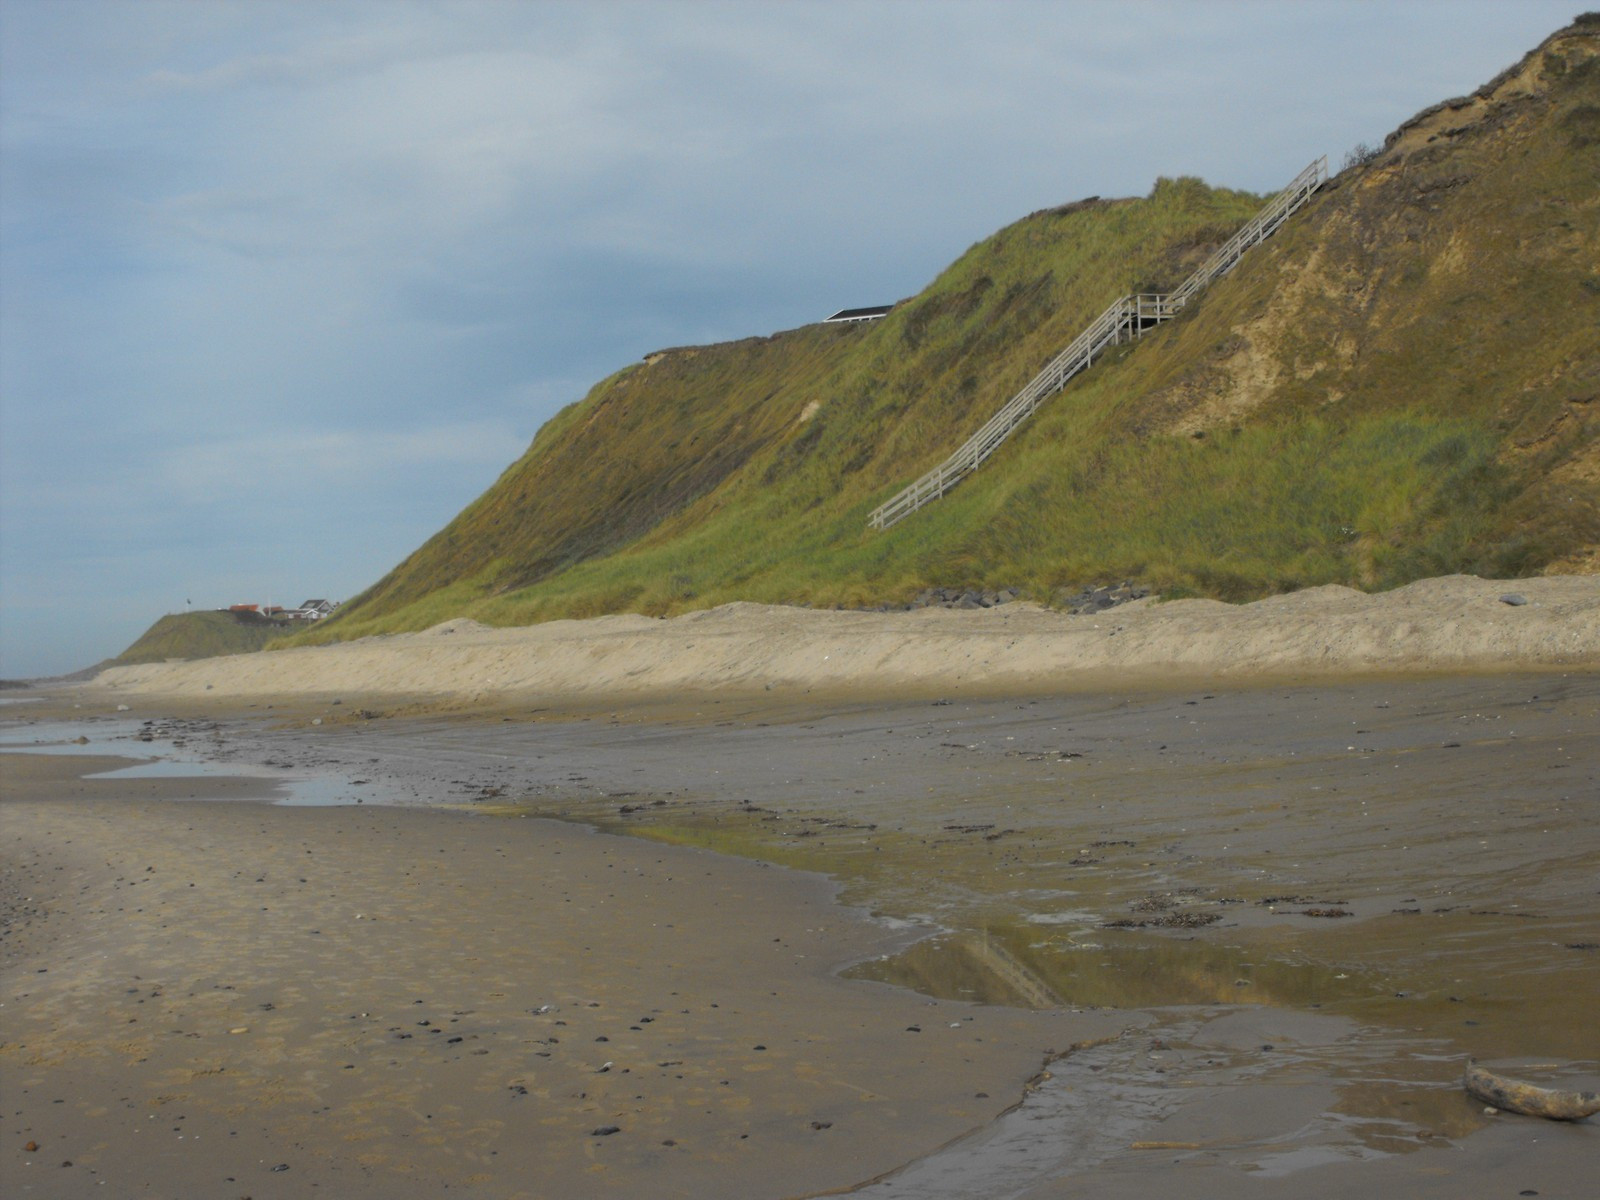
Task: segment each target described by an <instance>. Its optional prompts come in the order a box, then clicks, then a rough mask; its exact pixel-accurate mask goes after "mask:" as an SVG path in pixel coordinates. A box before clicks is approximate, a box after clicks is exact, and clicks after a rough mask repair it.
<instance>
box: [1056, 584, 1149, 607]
mask: <svg viewBox="0 0 1600 1200" xmlns="http://www.w3.org/2000/svg"><path fill="white" fill-rule="evenodd" d="M1149 594H1150V589H1149V588H1147V587H1138V586H1136V585H1135V584H1132V583H1130V582H1129V581H1128V580H1126V579H1124V580H1123V581H1122V582H1121V583H1119V584H1116V585H1115V586H1112V585H1109V584H1108V585H1105V586H1103V587H1085V588H1078V589H1076V590H1074V589H1072V588H1058V589H1057V590H1056V593H1055V596H1054V597H1053V601H1052V602H1053V604H1054V606H1055V607H1056V608H1063V609H1066V611H1067V612H1069V613H1071V614H1073V615H1074V616H1077V615H1080V614H1083V613H1097V612H1103V611H1104V610H1105V609H1108V608H1115V607H1116V606H1117V605H1119V604H1126V603H1128V601H1130V600H1143V599H1144V598H1145V597H1146V596H1148V595H1149Z"/></svg>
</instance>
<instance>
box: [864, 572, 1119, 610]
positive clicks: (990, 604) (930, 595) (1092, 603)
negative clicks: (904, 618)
mask: <svg viewBox="0 0 1600 1200" xmlns="http://www.w3.org/2000/svg"><path fill="white" fill-rule="evenodd" d="M1149 594H1150V589H1149V588H1146V587H1137V586H1135V585H1134V584H1132V583H1130V582H1129V581H1127V580H1124V581H1123V582H1121V583H1118V584H1114V585H1113V584H1106V585H1104V586H1100V587H1084V588H1057V589H1056V592H1055V594H1054V596H1053V597H1052V599H1051V604H1052V606H1053V607H1055V608H1061V609H1065V610H1066V611H1067V612H1069V613H1073V614H1078V613H1097V612H1102V611H1103V610H1105V609H1108V608H1112V607H1114V606H1115V605H1118V604H1126V603H1127V602H1128V601H1130V600H1143V599H1144V598H1145V597H1146V596H1148V595H1149ZM1020 599H1022V589H1021V588H1017V587H1005V588H998V589H993V590H986V591H980V590H978V589H976V588H948V587H933V588H923V589H922V591H920V592H918V593H917V594H916V595H915V596H913V597H912V598H911V600H910V601H909V602H907V603H904V604H876V605H871V606H869V607H868V608H867V609H866V610H865V611H867V612H906V611H909V610H911V609H914V608H998V607H999V606H1000V605H1002V604H1010V603H1011V602H1012V601H1014V600H1020Z"/></svg>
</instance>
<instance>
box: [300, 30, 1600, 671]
mask: <svg viewBox="0 0 1600 1200" xmlns="http://www.w3.org/2000/svg"><path fill="white" fill-rule="evenodd" d="M1259 202H1260V198H1258V197H1254V196H1250V195H1246V194H1243V193H1238V192H1231V191H1225V190H1219V189H1214V188H1210V187H1207V186H1205V185H1204V184H1202V183H1200V182H1199V181H1197V180H1193V179H1180V180H1162V181H1159V182H1158V183H1157V185H1156V187H1155V188H1154V190H1153V191H1152V192H1151V194H1150V195H1149V196H1147V197H1144V198H1142V199H1138V200H1125V201H1112V202H1106V201H1099V200H1094V201H1086V202H1082V203H1080V204H1076V205H1068V206H1066V207H1064V208H1061V209H1055V210H1049V211H1045V212H1041V213H1035V214H1034V215H1033V216H1031V217H1028V218H1026V219H1025V220H1023V221H1020V222H1018V223H1017V224H1015V225H1013V226H1011V227H1009V228H1007V229H1005V230H1002V231H1001V232H1000V233H998V234H996V235H995V236H994V237H992V238H990V239H988V240H987V241H985V242H982V243H980V244H978V245H976V246H974V247H973V248H972V249H971V250H969V251H968V252H967V253H966V254H965V255H963V256H962V257H961V258H960V259H959V260H957V261H956V262H955V263H954V264H953V265H952V266H951V267H950V268H949V269H948V270H946V271H945V272H944V273H943V274H942V275H940V277H939V278H938V279H936V280H935V281H934V282H933V283H932V284H931V285H930V286H929V287H928V288H927V289H926V290H924V291H923V292H922V293H921V294H920V295H918V296H916V297H914V298H913V299H911V300H909V301H906V302H905V303H903V304H901V305H900V306H898V307H897V308H896V309H895V310H894V311H893V312H892V313H891V314H890V315H889V316H888V317H887V318H886V319H884V320H882V321H878V322H873V323H871V324H867V325H857V326H821V325H818V326H809V327H806V328H804V329H799V330H794V331H792V332H789V333H784V334H779V335H775V336H773V337H769V338H754V339H749V340H746V341H742V342H736V343H731V344H728V345H721V346H707V347H701V348H696V349H686V350H677V351H667V352H663V353H662V354H659V355H652V356H651V357H650V358H649V359H647V360H646V361H645V362H644V363H641V364H637V365H635V366H632V367H629V368H627V369H625V370H623V371H621V372H619V373H618V374H616V375H614V376H612V377H611V378H610V379H608V380H605V381H604V382H602V383H601V384H599V385H598V386H597V387H596V388H595V389H594V390H593V391H592V392H591V393H590V395H589V396H588V397H587V398H586V399H585V400H584V401H582V402H581V403H579V404H576V405H573V406H572V407H570V408H568V409H567V410H565V411H564V412H562V413H561V414H560V415H558V416H557V417H556V418H555V419H554V420H552V421H551V422H550V423H549V424H548V425H547V426H546V427H545V428H544V429H543V430H541V432H540V433H539V435H538V437H537V438H536V439H535V441H534V443H533V445H532V446H531V447H530V449H529V450H528V452H527V454H525V455H524V456H523V458H522V459H521V460H519V461H518V462H517V463H515V464H514V465H513V466H512V467H511V468H509V469H508V470H507V471H506V473H505V474H504V475H503V476H502V477H501V479H500V480H499V481H498V482H497V483H496V484H495V485H494V486H493V487H492V488H490V489H489V491H488V492H486V493H485V494H484V496H483V497H481V498H480V499H479V500H478V501H476V502H475V503H474V504H472V505H471V506H469V507H468V508H467V509H466V510H465V511H464V512H463V513H462V514H461V515H460V516H459V517H457V518H456V519H455V520H454V521H452V522H451V523H450V525H448V526H447V527H446V528H445V529H444V530H442V531H441V532H440V533H439V534H438V535H436V536H435V537H433V538H432V539H430V540H429V541H428V542H427V543H425V544H424V545H423V546H422V547H421V548H420V549H418V550H417V551H416V552H415V553H414V554H413V555H411V556H410V557H409V558H408V559H407V560H406V561H405V562H403V563H401V564H400V565H399V566H398V567H396V568H395V570H394V571H392V572H391V573H390V574H389V575H388V576H386V577H385V578H384V579H383V580H381V581H380V582H379V583H378V584H377V585H376V586H375V587H373V588H372V589H370V590H369V591H368V592H367V593H365V594H364V595H362V596H360V597H358V598H357V599H356V600H355V601H353V602H352V603H350V604H348V605H347V606H345V609H344V610H343V611H342V612H341V615H340V616H339V617H338V618H335V619H334V620H332V621H329V622H325V623H324V624H323V625H322V626H321V627H319V628H318V629H317V630H316V631H314V632H313V633H312V634H311V635H309V636H310V637H311V638H313V639H315V640H323V639H328V638H337V637H350V636H359V635H362V634H367V633H373V632H382V631H388V630H397V629H416V628H423V627H426V626H428V625H430V624H433V623H435V622H437V621H440V620H443V619H446V618H449V617H454V616H460V615H470V616H473V617H476V618H477V619H479V620H483V621H487V622H490V623H495V624H515V623H523V622H529V621H535V620H542V619H549V618H554V617H561V616H588V615H594V614H598V613H604V612H614V611H623V610H633V611H642V612H648V613H669V612H674V611H680V610H683V609H687V608H696V607H704V606H708V605H712V604H717V603H722V602H725V601H729V600H735V599H743V600H758V601H769V602H786V603H809V604H817V605H834V604H844V605H860V604H870V603H877V602H893V601H896V600H903V599H905V598H907V597H909V596H910V595H911V594H913V593H914V592H916V591H917V590H919V589H921V588H923V587H925V586H928V585H930V584H940V585H952V586H988V587H997V586H1006V585H1015V586H1021V587H1023V588H1024V589H1025V590H1026V591H1027V592H1029V593H1030V594H1032V595H1034V596H1036V597H1039V598H1044V597H1045V596H1047V595H1048V594H1049V593H1050V592H1051V591H1052V590H1053V589H1055V588H1058V587H1061V586H1065V585H1072V584H1081V583H1088V582H1094V581H1103V580H1108V579H1114V578H1137V579H1140V580H1142V581H1143V582H1145V583H1147V584H1150V585H1151V586H1153V587H1156V588H1158V589H1161V590H1163V591H1165V592H1166V593H1167V594H1169V595H1171V594H1181V593H1198V594H1206V595H1215V596H1220V597H1224V598H1232V599H1243V598H1249V597H1253V596H1259V595H1263V594H1268V593H1271V592H1274V591H1281V590H1285V589H1289V588H1294V587H1298V586H1305V585H1312V584H1319V583H1332V582H1337V583H1346V584H1352V585H1357V586H1364V587H1379V588H1381V587H1389V586H1394V585H1398V584H1401V583H1404V582H1407V581H1409V580H1411V579H1415V578H1419V577H1422V576H1425V575H1430V574H1438V573H1443V572H1450V571H1473V572H1476V573H1480V574H1490V575H1511V574H1524V573H1531V572H1537V571H1540V570H1546V569H1562V570H1580V571H1582V570H1587V571H1594V570H1596V568H1597V557H1596V550H1597V547H1600V456H1597V446H1600V439H1597V436H1596V435H1597V432H1600V411H1597V409H1600V405H1596V403H1595V402H1596V399H1597V397H1600V336H1597V334H1596V331H1597V330H1600V23H1597V22H1596V21H1594V20H1592V19H1580V21H1579V22H1578V23H1577V24H1575V25H1574V26H1572V27H1570V28H1569V29H1567V30H1564V31H1562V32H1561V33H1559V34H1557V35H1554V36H1553V37H1552V38H1551V39H1549V40H1547V41H1546V42H1545V43H1544V44H1543V45H1542V46H1541V47H1539V48H1538V49H1537V50H1536V51H1534V52H1533V53H1531V54H1530V55H1529V56H1528V57H1527V58H1526V59H1524V61H1523V62H1522V63H1521V64H1520V65H1519V66H1518V67H1516V68H1514V69H1512V70H1511V71H1508V72H1507V73H1506V74H1505V75H1503V76H1501V77H1500V78H1499V79H1497V80H1495V81H1494V82H1493V83H1491V84H1489V85H1486V86H1485V87H1484V88H1482V89H1480V90H1479V92H1478V93H1475V94H1474V95H1473V96H1471V97H1466V98H1463V99H1461V100H1458V101H1451V102H1449V103H1448V104H1445V105H1441V106H1439V107H1438V108H1436V109H1434V110H1430V111H1429V112H1426V113H1423V114H1421V115H1419V117H1417V118H1416V119H1414V120H1413V121H1412V122H1410V123H1408V124H1407V125H1406V126H1405V127H1403V128H1402V129H1401V130H1399V131H1397V132H1396V133H1395V134H1394V135H1392V136H1391V137H1390V139H1389V140H1388V142H1387V143H1386V146H1385V148H1384V149H1383V151H1382V152H1381V153H1380V154H1378V155H1377V156H1376V157H1375V158H1374V159H1372V160H1371V161H1370V162H1368V163H1366V164H1364V165H1362V166H1360V167H1355V168H1351V169H1349V170H1347V171H1345V172H1343V173H1342V174H1341V175H1340V176H1339V178H1338V179H1337V180H1336V181H1335V184H1334V186H1333V187H1331V188H1330V189H1329V190H1328V191H1326V192H1324V193H1323V194H1322V195H1321V196H1319V197H1318V198H1317V199H1316V200H1314V201H1313V202H1312V204H1311V206H1310V207H1309V208H1308V209H1306V210H1304V211H1303V212H1302V213H1301V214H1300V215H1298V216H1297V217H1296V218H1295V219H1293V220H1292V221H1291V222H1290V223H1289V224H1288V225H1286V226H1285V227H1284V229H1283V230H1281V231H1280V232H1279V234H1278V235H1277V236H1276V237H1275V238H1274V239H1273V240H1272V241H1270V242H1268V243H1267V244H1266V245H1264V246H1262V247H1258V248H1257V249H1256V250H1253V251H1252V252H1251V253H1250V254H1249V255H1248V256H1247V257H1246V259H1245V261H1244V262H1243V263H1242V264H1241V265H1240V267H1239V268H1238V269H1237V270H1235V271H1234V272H1233V273H1232V274H1231V275H1230V276H1228V277H1227V278H1225V279H1224V280H1222V281H1220V282H1219V283H1217V284H1216V285H1214V286H1213V287H1212V288H1211V289H1210V290H1209V291H1208V292H1207V293H1205V294H1204V295H1203V296H1202V298H1201V300H1200V301H1199V303H1198V304H1197V305H1195V306H1192V307H1191V309H1190V311H1189V312H1188V313H1186V314H1185V316H1184V317H1183V318H1182V319H1180V320H1179V321H1177V322H1174V323H1172V324H1171V325H1169V326H1166V327H1163V328H1162V329H1161V330H1159V331H1157V332H1155V333H1154V334H1152V335H1149V336H1147V337H1146V338H1145V339H1144V340H1143V341H1141V342H1140V343H1138V344H1136V345H1134V346H1130V347H1123V348H1121V349H1120V350H1119V351H1118V352H1117V353H1115V354H1113V355H1110V356H1108V357H1107V358H1106V359H1105V360H1103V361H1102V362H1101V363H1100V364H1098V365H1097V366H1096V367H1095V368H1094V369H1093V370H1092V371H1090V372H1088V373H1087V374H1086V375H1084V376H1082V377H1080V379H1079V380H1077V381H1075V382H1074V383H1073V384H1072V385H1071V386H1070V387H1069V388H1068V389H1067V390H1066V391H1065V392H1063V393H1062V394H1061V395H1059V396H1057V397H1056V398H1054V399H1053V400H1052V401H1050V402H1049V403H1048V404H1047V405H1046V407H1045V408H1044V409H1042V410H1041V411H1040V413H1039V414H1037V415H1036V416H1035V418H1034V419H1033V420H1032V421H1030V422H1029V424H1028V425H1027V426H1025V427H1024V429H1023V430H1022V431H1021V432H1020V433H1019V434H1017V435H1015V436H1014V437H1013V438H1012V440H1011V441H1010V442H1008V443H1007V444H1006V445H1005V446H1004V447H1003V448H1002V449H1001V450H1000V451H999V452H998V453H997V454H996V455H995V456H994V458H992V459H991V460H990V461H989V463H988V464H986V465H985V466H984V468H982V469H981V470H980V471H979V472H978V473H977V474H976V475H974V476H972V477H971V478H970V479H968V480H967V481H966V482H964V483H963V484H962V485H961V486H960V487H959V488H957V489H956V490H955V491H954V492H953V493H952V494H951V495H949V496H947V497H946V498H945V499H943V500H941V501H940V502H938V503H936V504H934V505H932V506H930V507H929V508H927V509H924V510H922V511H921V512H918V513H916V514H914V515H913V516H912V517H910V518H909V519H908V520H906V521H904V522H902V523H901V524H900V525H897V526H895V527H894V528H893V529H891V530H889V531H887V532H885V533H875V532H872V531H869V530H868V529H867V528H866V525H865V520H866V515H867V513H868V512H869V511H870V510H871V509H872V507H873V506H874V505H876V504H877V503H879V502H881V501H882V500H884V499H886V498H887V497H888V496H889V495H891V494H893V493H894V492H895V491H896V490H898V488H899V487H901V486H903V485H904V484H905V483H907V482H909V481H910V480H911V479H912V478H914V477H915V476H917V475H918V474H920V473H921V472H922V471H924V470H926V469H927V468H928V467H930V466H932V465H934V464H935V463H936V462H938V461H939V460H941V459H942V458H943V457H944V456H945V455H946V454H948V453H949V452H950V451H951V450H952V449H954V447H955V446H956V445H957V444H958V443H959V442H960V441H961V440H962V439H963V438H964V437H965V436H966V435H967V434H968V433H970V432H971V431H972V430H973V429H975V428H976V427H977V426H978V425H979V424H981V423H982V422H983V421H984V420H985V419H987V417H988V416H989V415H991V414H992V413H993V411H994V410H995V409H996V408H997V407H998V406H999V405H1000V404H1001V403H1003V402H1004V401H1005V399H1006V398H1007V397H1009V396H1010V395H1011V394H1012V393H1013V392H1014V391H1015V390H1016V389H1017V388H1018V387H1019V386H1021V385H1022V384H1023V383H1024V382H1026V381H1027V379H1028V378H1030V377H1031V376H1032V374H1033V373H1034V372H1035V371H1037V370H1038V368H1039V367H1040V366H1041V365H1042V364H1043V363H1044V362H1045V361H1046V360H1048V359H1049V358H1050V357H1051V356H1052V355H1053V354H1054V353H1055V352H1056V351H1058V350H1059V349H1060V348H1061V347H1062V346H1064V345H1065V344H1066V343H1067V342H1068V341H1069V340H1070V339H1071V338H1072V337H1073V336H1074V335H1075V334H1076V333H1077V332H1078V331H1079V329H1080V328H1081V327H1082V326H1083V325H1084V324H1085V323H1086V322H1087V321H1088V320H1089V319H1090V318H1092V317H1093V316H1094V315H1096V314H1097V313H1098V312H1099V311H1100V310H1101V309H1102V308H1103V307H1104V306H1105V305H1106V304H1107V303H1109V302H1110V301H1111V300H1112V299H1114V298H1116V297H1117V296H1119V295H1122V294H1124V293H1126V292H1129V291H1132V290H1164V289H1166V288H1169V287H1171V286H1173V285H1174V284H1176V283H1177V282H1179V281H1180V280H1181V279H1182V278H1183V277H1184V276H1185V275H1186V274H1187V273H1188V272H1189V270H1191V269H1192V267H1193V266H1194V265H1196V264H1197V263H1198V262H1199V261H1200V260H1201V259H1203V258H1204V256H1205V254H1206V253H1207V252H1208V251H1209V250H1210V249H1211V248H1212V247H1213V246H1214V245H1216V244H1217V243H1218V242H1220V241H1221V240H1223V239H1224V238H1226V237H1227V236H1228V235H1229V234H1230V233H1231V232H1232V231H1233V230H1234V229H1235V228H1236V227H1237V226H1238V225H1239V224H1240V223H1242V221H1243V220H1244V219H1246V218H1247V217H1248V216H1249V215H1250V214H1251V213H1253V212H1254V211H1255V209H1256V208H1257V207H1258V204H1259Z"/></svg>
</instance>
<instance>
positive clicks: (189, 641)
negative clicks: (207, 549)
mask: <svg viewBox="0 0 1600 1200" xmlns="http://www.w3.org/2000/svg"><path fill="white" fill-rule="evenodd" d="M283 634H284V627H283V626H282V625H281V624H279V623H277V622H276V621H269V620H267V619H266V618H264V617H256V616H239V615H237V614H234V613H231V612H218V611H210V610H208V611H205V612H186V613H168V614H167V615H166V616H164V617H162V618H161V619H160V620H159V621H157V622H156V623H155V624H154V625H152V626H150V628H149V629H147V630H145V631H144V633H143V634H141V635H140V636H139V639H138V640H137V641H136V642H134V643H133V645H131V646H129V647H128V648H127V649H126V650H124V651H123V652H122V653H121V654H119V655H117V657H116V658H114V659H112V660H110V662H108V663H105V664H103V665H105V666H127V665H130V664H132V663H150V662H166V661H167V660H168V659H176V658H185V659H187V658H215V657H217V656H218V655H221V654H249V653H250V652H251V651H254V650H260V649H262V648H263V647H265V646H266V644H267V643H268V642H270V641H272V640H273V639H274V638H280V637H282V636H283Z"/></svg>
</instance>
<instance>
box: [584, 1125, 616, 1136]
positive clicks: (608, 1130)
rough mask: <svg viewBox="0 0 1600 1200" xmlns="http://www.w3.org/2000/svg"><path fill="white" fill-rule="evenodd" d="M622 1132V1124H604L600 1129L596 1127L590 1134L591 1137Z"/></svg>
mask: <svg viewBox="0 0 1600 1200" xmlns="http://www.w3.org/2000/svg"><path fill="white" fill-rule="evenodd" d="M621 1132H622V1126H620V1125H602V1126H600V1127H599V1128H598V1129H596V1130H595V1131H594V1132H593V1133H591V1134H590V1135H589V1136H590V1137H610V1136H611V1135H612V1134H613V1133H621Z"/></svg>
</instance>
